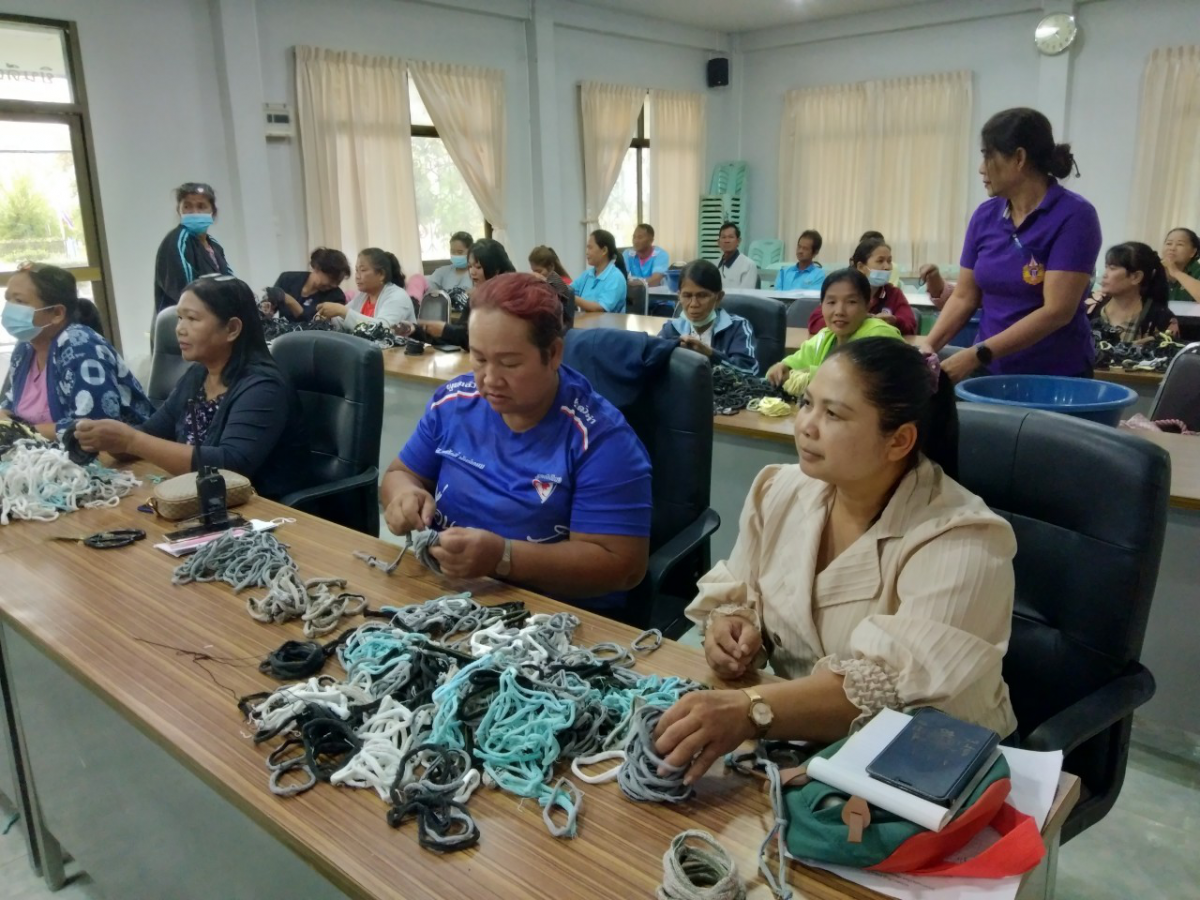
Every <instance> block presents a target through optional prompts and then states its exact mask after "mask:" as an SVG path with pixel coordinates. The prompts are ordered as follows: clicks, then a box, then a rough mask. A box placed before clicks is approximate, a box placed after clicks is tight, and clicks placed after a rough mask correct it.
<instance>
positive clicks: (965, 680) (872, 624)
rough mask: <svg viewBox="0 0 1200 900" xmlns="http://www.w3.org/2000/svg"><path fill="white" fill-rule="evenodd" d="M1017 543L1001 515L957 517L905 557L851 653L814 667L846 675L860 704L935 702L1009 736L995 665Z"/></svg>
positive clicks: (866, 713) (866, 714)
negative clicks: (883, 606) (883, 607)
mask: <svg viewBox="0 0 1200 900" xmlns="http://www.w3.org/2000/svg"><path fill="white" fill-rule="evenodd" d="M1015 552H1016V542H1015V540H1014V539H1013V536H1012V530H1011V528H1010V527H1009V526H1008V525H1007V523H1005V522H1003V521H1002V520H996V521H995V522H986V521H984V522H980V521H978V520H976V523H974V524H962V525H958V526H957V527H952V528H949V529H947V530H946V531H943V532H942V533H940V534H938V535H936V536H934V537H933V538H932V539H931V540H929V541H927V542H925V543H924V544H923V545H921V546H920V547H918V549H917V550H916V551H915V552H913V553H912V554H911V555H910V556H909V557H908V559H907V560H906V561H905V563H904V565H903V568H902V570H901V571H900V573H899V576H898V578H897V581H896V593H897V600H898V606H897V608H896V612H895V613H894V614H892V615H872V616H868V617H867V618H865V619H864V620H863V621H862V622H860V623H859V624H858V625H857V626H856V627H855V629H854V631H853V632H852V634H851V636H850V642H849V643H850V648H851V651H852V653H851V655H849V656H848V657H846V658H841V659H839V658H836V657H833V656H829V657H826V658H825V659H822V660H821V661H820V662H818V663H817V666H816V668H817V669H821V668H828V669H831V670H832V671H834V672H836V673H838V674H840V675H842V676H844V685H845V690H846V696H847V697H848V698H849V699H850V702H852V703H853V704H854V705H855V706H857V707H858V708H859V709H860V710H862V715H861V716H859V718H858V719H856V720H855V722H854V726H853V727H854V728H855V729H857V728H859V727H861V726H862V725H863V724H865V723H866V722H867V721H868V720H869V719H870V718H871V717H872V716H873V715H875V714H876V713H877V712H879V711H880V710H881V709H883V708H884V707H888V708H891V709H898V710H902V709H906V708H911V707H915V706H936V707H938V708H939V709H942V710H944V711H945V712H947V713H949V714H951V715H953V716H957V717H958V718H961V719H965V720H967V721H971V722H977V723H979V724H981V725H985V726H987V727H989V728H992V729H993V730H995V731H997V732H999V733H1000V735H1001V736H1004V735H1007V734H1008V733H1009V732H1011V731H1012V730H1013V729H1014V728H1015V727H1016V720H1015V718H1014V717H1013V714H1012V707H1011V705H1010V703H1009V699H1008V688H1007V686H1006V685H1005V684H1004V680H1003V677H1002V675H1001V663H1002V661H1003V659H1004V653H1005V651H1006V650H1007V649H1008V639H1009V633H1010V629H1011V623H1012V602H1013V568H1012V558H1013V555H1014V554H1015Z"/></svg>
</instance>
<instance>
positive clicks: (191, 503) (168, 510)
mask: <svg viewBox="0 0 1200 900" xmlns="http://www.w3.org/2000/svg"><path fill="white" fill-rule="evenodd" d="M220 472H221V477H222V478H224V479H225V506H226V507H227V508H229V509H233V508H234V507H236V506H241V505H242V504H243V503H246V502H247V501H249V500H250V498H251V497H253V496H254V488H253V487H252V486H251V485H250V479H248V478H247V477H246V476H245V475H239V474H238V473H237V472H230V471H229V470H228V469H221V470H220ZM150 506H151V507H152V508H153V509H154V511H155V512H156V513H158V514H159V515H160V516H162V517H163V518H164V519H170V520H171V521H172V522H179V521H182V520H183V519H194V518H195V517H196V516H198V515H200V496H199V493H198V492H197V490H196V473H195V472H188V473H187V474H185V475H177V476H176V477H174V478H168V479H167V480H166V481H164V482H163V483H162V484H159V485H157V486H156V487H155V488H154V496H153V497H152V498H150Z"/></svg>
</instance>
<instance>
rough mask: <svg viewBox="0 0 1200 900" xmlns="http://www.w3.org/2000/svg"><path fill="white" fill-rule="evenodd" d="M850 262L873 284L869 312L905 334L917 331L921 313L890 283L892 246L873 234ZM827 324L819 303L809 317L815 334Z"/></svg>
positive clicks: (809, 328)
mask: <svg viewBox="0 0 1200 900" xmlns="http://www.w3.org/2000/svg"><path fill="white" fill-rule="evenodd" d="M850 265H851V266H852V267H853V268H855V269H857V270H858V271H859V272H862V274H863V275H865V276H866V278H867V281H868V282H869V283H870V285H871V291H872V294H871V303H870V306H869V307H868V308H867V312H868V314H869V315H872V316H874V317H875V318H877V319H882V320H883V321H885V322H887V323H888V324H889V325H891V326H893V327H895V328H897V329H899V331H900V333H901V334H916V333H917V314H916V313H914V312H913V309H912V307H911V306H909V305H908V298H906V297H905V296H904V291H902V290H900V288H898V287H896V286H895V285H894V284H888V278H889V277H890V276H891V274H892V248H891V247H889V246H888V245H887V244H885V243H884V242H883V238H875V237H872V238H867V239H866V240H865V241H862V242H860V243H859V245H858V246H857V247H855V248H854V255H853V256H851V257H850ZM824 327H825V319H824V316H823V315H822V314H821V307H819V306H818V307H817V308H816V309H814V310H813V311H812V315H811V316H809V317H808V330H809V331H810V332H812V333H814V334H815V333H816V332H818V331H820V330H821V329H822V328H824Z"/></svg>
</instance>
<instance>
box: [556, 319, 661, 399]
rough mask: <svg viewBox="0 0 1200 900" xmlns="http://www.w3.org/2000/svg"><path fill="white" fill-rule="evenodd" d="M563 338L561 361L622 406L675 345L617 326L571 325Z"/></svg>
mask: <svg viewBox="0 0 1200 900" xmlns="http://www.w3.org/2000/svg"><path fill="white" fill-rule="evenodd" d="M564 342H565V346H564V347H563V364H564V365H568V366H570V367H571V368H572V369H574V370H575V371H576V372H578V373H579V374H581V375H582V376H583V377H584V378H586V379H587V380H588V382H589V383H590V384H591V385H592V387H593V388H594V389H595V391H596V393H597V394H599V395H600V396H601V397H603V398H604V399H605V400H607V401H608V402H609V403H611V404H612V405H613V406H615V407H617V409H622V410H624V409H628V408H629V406H630V405H631V404H632V403H633V402H634V401H635V400H637V398H638V396H639V395H640V394H641V392H642V388H643V387H644V386H645V385H646V383H647V380H648V378H649V377H650V376H652V375H653V374H654V373H656V372H657V371H658V370H659V369H661V368H662V367H663V366H665V365H666V364H667V362H668V361H669V360H670V359H671V353H672V351H674V349H675V347H676V344H674V343H672V342H670V341H664V340H660V339H659V338H656V337H651V336H650V335H648V334H645V333H644V332H640V331H625V330H624V329H618V328H572V329H571V330H570V331H568V332H567V334H566V336H565V337H564Z"/></svg>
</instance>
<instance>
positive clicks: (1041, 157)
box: [929, 108, 1100, 381]
mask: <svg viewBox="0 0 1200 900" xmlns="http://www.w3.org/2000/svg"><path fill="white" fill-rule="evenodd" d="M982 139H983V140H982V143H983V162H982V163H981V164H980V166H979V174H980V175H982V176H983V185H984V187H985V188H986V189H987V192H988V194H990V195H991V199H990V200H985V201H984V202H983V203H982V204H981V205H980V206H979V208H978V209H977V210H975V214H974V215H973V216H972V217H971V224H970V225H969V226H968V227H967V236H966V239H965V240H964V241H963V251H962V259H961V261H960V265H961V268H960V270H959V276H958V283H957V284H956V285H955V287H954V293H953V294H951V296H950V299H949V300H947V301H946V305H945V307H944V308H943V309H942V312H941V315H940V316H938V320H937V324H936V325H934V327H933V331H932V332H931V333H930V335H929V345H930V347H931V349H933V350H940V349H942V347H944V346H945V345H946V344H947V343H949V341H950V339H951V338H952V337H953V336H954V335H956V334H957V333H958V331H959V330H960V329H961V328H962V327H963V326H964V325H966V324H967V320H968V319H970V318H971V316H972V314H973V313H974V312H975V310H976V309H978V308H979V307H980V305H981V304H982V307H983V315H982V317H981V319H980V322H979V336H978V342H977V343H976V344H975V346H973V347H970V348H968V349H966V350H962V351H960V352H958V353H956V354H954V355H953V356H951V357H950V358H949V359H947V360H946V361H945V362H944V363H943V364H942V368H943V370H944V371H945V372H946V373H947V374H948V375H949V376H950V378H951V379H952V380H954V381H961V380H962V379H964V378H966V377H967V376H968V375H970V374H971V373H972V372H974V371H975V370H976V369H978V368H979V367H980V366H984V367H986V368H987V369H989V370H990V371H991V372H992V373H993V374H997V375H999V374H1016V373H1027V374H1034V375H1067V376H1077V377H1084V378H1090V377H1091V375H1092V366H1093V363H1094V362H1095V358H1096V350H1095V347H1094V345H1093V342H1092V332H1091V327H1090V326H1089V324H1088V320H1087V313H1086V311H1085V310H1084V301H1085V300H1086V298H1087V289H1088V284H1089V282H1090V281H1091V279H1092V272H1093V270H1094V269H1095V268H1096V258H1097V256H1099V254H1100V220H1099V218H1098V217H1097V215H1096V209H1095V207H1093V206H1092V204H1091V203H1089V202H1088V201H1087V200H1085V199H1084V198H1083V197H1081V196H1079V195H1078V194H1076V193H1073V192H1072V191H1068V190H1067V189H1066V188H1064V187H1063V186H1062V185H1060V184H1059V183H1058V179H1060V178H1066V177H1067V176H1068V175H1070V174H1071V170H1072V169H1073V168H1074V167H1075V157H1074V156H1073V155H1072V154H1071V147H1070V145H1069V144H1056V143H1054V133H1053V130H1052V129H1051V127H1050V121H1049V120H1048V119H1047V118H1046V117H1045V116H1044V115H1042V114H1041V113H1040V112H1038V111H1037V110H1034V109H1025V108H1017V109H1007V110H1004V111H1003V112H999V113H996V115H994V116H992V117H991V118H990V119H988V121H987V123H986V124H985V125H984V126H983V134H982Z"/></svg>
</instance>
